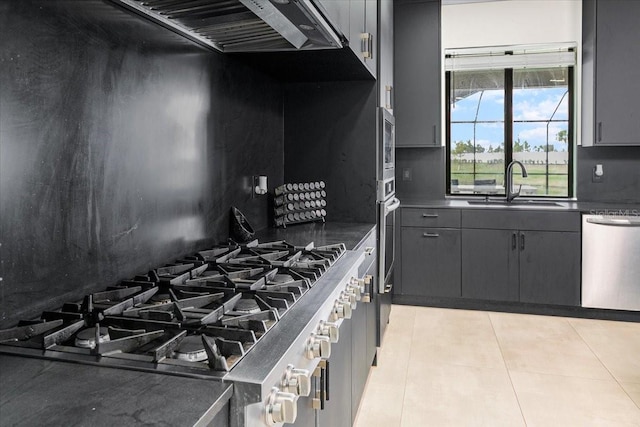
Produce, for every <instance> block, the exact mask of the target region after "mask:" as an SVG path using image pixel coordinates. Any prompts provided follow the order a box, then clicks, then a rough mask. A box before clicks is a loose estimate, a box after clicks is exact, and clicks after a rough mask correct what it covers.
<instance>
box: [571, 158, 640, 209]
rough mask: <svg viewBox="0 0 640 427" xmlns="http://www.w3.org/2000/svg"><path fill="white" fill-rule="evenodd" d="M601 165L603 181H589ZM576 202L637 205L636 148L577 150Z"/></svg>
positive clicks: (639, 197) (639, 164) (639, 178)
mask: <svg viewBox="0 0 640 427" xmlns="http://www.w3.org/2000/svg"><path fill="white" fill-rule="evenodd" d="M596 164H601V165H602V167H603V169H604V177H603V178H604V179H603V180H602V182H600V183H594V182H593V181H592V176H593V168H594V167H595V165H596ZM577 172H578V183H577V187H578V190H577V193H578V194H577V195H578V200H580V201H583V202H619V203H639V202H640V147H579V148H578V171H577Z"/></svg>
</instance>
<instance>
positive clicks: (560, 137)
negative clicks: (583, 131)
mask: <svg viewBox="0 0 640 427" xmlns="http://www.w3.org/2000/svg"><path fill="white" fill-rule="evenodd" d="M568 139H569V138H568V134H567V130H566V129H563V130H561V131H560V132H558V133H557V134H556V141H558V142H562V143H565V144H566V143H567V140H568Z"/></svg>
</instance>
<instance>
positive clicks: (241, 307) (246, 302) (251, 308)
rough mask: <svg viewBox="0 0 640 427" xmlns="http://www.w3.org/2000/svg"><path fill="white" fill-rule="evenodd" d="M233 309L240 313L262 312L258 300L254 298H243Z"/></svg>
mask: <svg viewBox="0 0 640 427" xmlns="http://www.w3.org/2000/svg"><path fill="white" fill-rule="evenodd" d="M233 311H237V312H238V313H260V311H261V310H260V307H259V306H258V302H257V301H256V300H255V299H253V298H242V299H239V300H238V302H237V303H236V305H235V307H234V308H233Z"/></svg>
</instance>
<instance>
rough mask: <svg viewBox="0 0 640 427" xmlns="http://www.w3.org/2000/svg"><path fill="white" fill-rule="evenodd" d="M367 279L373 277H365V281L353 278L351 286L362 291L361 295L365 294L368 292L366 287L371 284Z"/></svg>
mask: <svg viewBox="0 0 640 427" xmlns="http://www.w3.org/2000/svg"><path fill="white" fill-rule="evenodd" d="M367 277H371V276H365V277H364V278H363V279H356V278H355V277H352V278H351V281H350V282H349V284H350V285H353V286H355V287H357V288H358V290H360V293H361V294H364V293H365V291H366V285H368V284H369V283H367Z"/></svg>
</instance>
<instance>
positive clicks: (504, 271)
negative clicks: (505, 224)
mask: <svg viewBox="0 0 640 427" xmlns="http://www.w3.org/2000/svg"><path fill="white" fill-rule="evenodd" d="M517 244H518V232H517V231H512V230H483V229H477V230H476V229H463V230H462V296H463V297H464V298H475V299H486V300H494V301H518V252H517V249H516V248H517Z"/></svg>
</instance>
